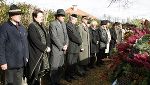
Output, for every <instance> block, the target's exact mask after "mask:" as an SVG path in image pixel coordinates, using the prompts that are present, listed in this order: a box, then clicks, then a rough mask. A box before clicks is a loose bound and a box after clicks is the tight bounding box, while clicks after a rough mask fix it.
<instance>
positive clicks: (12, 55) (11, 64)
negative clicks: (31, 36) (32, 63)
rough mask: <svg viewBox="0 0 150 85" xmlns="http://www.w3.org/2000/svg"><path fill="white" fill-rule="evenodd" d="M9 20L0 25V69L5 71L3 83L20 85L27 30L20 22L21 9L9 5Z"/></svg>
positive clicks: (24, 61)
mask: <svg viewBox="0 0 150 85" xmlns="http://www.w3.org/2000/svg"><path fill="white" fill-rule="evenodd" d="M8 14H9V20H8V21H7V22H5V23H4V24H2V26H1V27H0V69H1V70H2V71H3V72H4V73H5V74H4V76H5V79H4V81H5V83H4V85H21V84H22V78H23V70H24V67H25V66H26V63H27V62H28V57H29V52H28V41H27V32H26V29H25V28H24V26H22V25H21V24H20V20H21V14H22V12H21V9H20V8H19V7H18V6H16V5H14V4H13V5H11V6H10V9H9V12H8Z"/></svg>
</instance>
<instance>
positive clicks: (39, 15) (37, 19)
mask: <svg viewBox="0 0 150 85" xmlns="http://www.w3.org/2000/svg"><path fill="white" fill-rule="evenodd" d="M34 19H35V21H37V22H38V23H42V22H43V20H44V15H43V13H38V14H37V17H34Z"/></svg>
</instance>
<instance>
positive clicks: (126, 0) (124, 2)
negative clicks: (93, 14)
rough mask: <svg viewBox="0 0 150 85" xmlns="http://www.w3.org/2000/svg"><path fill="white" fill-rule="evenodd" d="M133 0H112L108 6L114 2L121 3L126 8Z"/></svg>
mask: <svg viewBox="0 0 150 85" xmlns="http://www.w3.org/2000/svg"><path fill="white" fill-rule="evenodd" d="M132 2H133V1H132V0H110V3H109V5H108V7H110V6H111V5H112V4H114V3H119V6H121V7H124V8H126V7H129V5H130V4H131V3H132Z"/></svg>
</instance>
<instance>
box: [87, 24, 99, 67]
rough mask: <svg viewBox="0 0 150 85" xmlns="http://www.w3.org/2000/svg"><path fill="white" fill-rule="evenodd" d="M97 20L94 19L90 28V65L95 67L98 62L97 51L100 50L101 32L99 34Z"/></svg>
mask: <svg viewBox="0 0 150 85" xmlns="http://www.w3.org/2000/svg"><path fill="white" fill-rule="evenodd" d="M97 24H98V23H97V22H96V21H92V22H91V26H90V28H89V32H90V63H89V67H90V68H94V63H95V62H96V59H97V53H98V50H99V47H98V46H99V45H98V44H99V34H98V27H97Z"/></svg>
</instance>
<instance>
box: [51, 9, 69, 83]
mask: <svg viewBox="0 0 150 85" xmlns="http://www.w3.org/2000/svg"><path fill="white" fill-rule="evenodd" d="M55 18H56V19H55V20H54V21H53V22H51V23H50V26H49V29H50V31H51V40H52V52H51V58H50V64H51V82H52V85H59V82H60V79H61V76H62V72H63V71H64V67H63V65H64V59H65V58H64V57H65V53H66V50H67V47H68V42H69V39H68V34H67V30H66V24H65V23H64V18H65V11H64V10H63V9H58V10H57V12H56V14H55Z"/></svg>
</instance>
